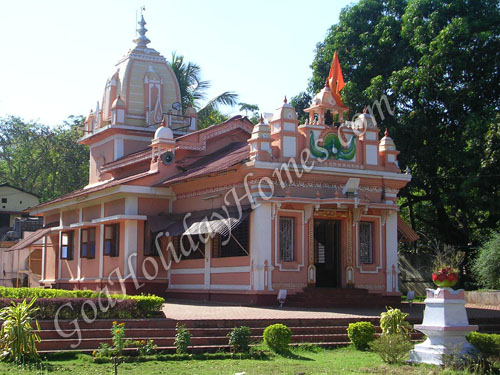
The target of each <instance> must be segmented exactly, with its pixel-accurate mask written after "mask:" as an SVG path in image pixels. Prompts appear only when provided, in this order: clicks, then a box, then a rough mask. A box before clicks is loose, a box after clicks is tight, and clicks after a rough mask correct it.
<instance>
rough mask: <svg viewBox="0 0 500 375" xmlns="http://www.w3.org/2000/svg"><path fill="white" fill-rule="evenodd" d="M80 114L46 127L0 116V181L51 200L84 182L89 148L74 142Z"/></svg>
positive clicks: (81, 133)
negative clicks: (57, 124)
mask: <svg viewBox="0 0 500 375" xmlns="http://www.w3.org/2000/svg"><path fill="white" fill-rule="evenodd" d="M83 120H84V119H83V117H81V116H78V117H70V118H69V119H68V121H67V122H65V123H64V124H63V125H61V126H57V127H48V126H46V125H41V124H39V123H37V122H26V121H23V120H22V119H21V118H19V117H13V116H11V117H6V118H0V181H2V182H7V183H9V184H11V185H14V186H17V187H19V188H21V189H24V190H26V191H30V192H32V193H35V194H37V195H39V196H40V197H41V201H47V200H50V199H54V198H56V197H58V196H61V195H63V194H67V193H69V192H71V191H73V190H77V189H81V188H82V187H84V186H85V185H86V184H87V183H88V178H89V151H88V147H87V146H83V145H80V144H78V143H77V140H78V138H80V137H81V136H82V135H83V132H82V130H81V129H82V128H81V126H82V124H83Z"/></svg>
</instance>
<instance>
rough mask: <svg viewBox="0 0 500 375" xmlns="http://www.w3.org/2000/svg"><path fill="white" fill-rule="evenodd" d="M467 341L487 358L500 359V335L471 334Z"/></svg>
mask: <svg viewBox="0 0 500 375" xmlns="http://www.w3.org/2000/svg"><path fill="white" fill-rule="evenodd" d="M467 341H469V342H470V343H471V344H472V345H474V346H475V347H476V349H477V350H479V351H480V352H481V354H483V355H484V356H486V357H500V335H497V334H494V333H479V332H471V333H469V334H468V335H467Z"/></svg>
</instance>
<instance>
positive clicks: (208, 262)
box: [205, 235, 212, 289]
mask: <svg viewBox="0 0 500 375" xmlns="http://www.w3.org/2000/svg"><path fill="white" fill-rule="evenodd" d="M207 236H208V241H207V243H206V245H205V289H210V271H211V267H212V240H211V238H210V235H207Z"/></svg>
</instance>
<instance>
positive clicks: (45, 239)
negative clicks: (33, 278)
mask: <svg viewBox="0 0 500 375" xmlns="http://www.w3.org/2000/svg"><path fill="white" fill-rule="evenodd" d="M42 246H43V247H42V275H41V277H40V279H41V280H40V281H44V279H43V278H44V277H45V261H46V259H47V254H46V251H47V236H43V238H42Z"/></svg>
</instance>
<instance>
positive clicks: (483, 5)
mask: <svg viewBox="0 0 500 375" xmlns="http://www.w3.org/2000/svg"><path fill="white" fill-rule="evenodd" d="M499 35H500V13H499V3H498V1H497V0H483V1H479V0H409V1H406V0H361V1H360V2H359V3H357V4H355V5H352V6H348V7H346V8H344V9H343V10H342V12H341V14H340V18H339V23H337V24H335V25H333V26H332V27H331V28H330V29H329V31H328V34H327V36H326V38H325V40H324V41H322V42H320V43H318V44H317V47H316V53H315V57H314V61H313V63H312V65H311V67H312V69H313V75H312V78H311V80H310V84H309V88H308V89H309V93H315V92H317V91H318V90H319V89H320V88H321V87H323V84H324V80H325V77H327V76H328V72H329V68H330V64H331V61H332V57H333V53H334V51H335V50H336V51H337V52H338V54H339V58H340V62H341V66H342V70H343V73H344V78H345V81H346V86H345V88H344V90H343V91H342V98H343V100H344V103H345V104H346V105H347V106H349V107H350V109H351V114H354V113H356V112H361V110H362V108H363V107H364V106H366V105H371V104H372V103H374V101H375V100H380V99H381V97H382V96H383V95H386V96H387V98H388V101H389V103H390V105H391V107H392V109H393V110H394V116H387V113H385V114H386V116H384V117H385V118H384V119H382V118H381V117H380V116H379V114H378V113H377V111H375V116H377V121H378V124H379V127H380V128H381V129H382V131H383V130H385V129H388V130H389V133H390V135H391V137H392V138H393V139H394V141H395V143H396V146H397V147H398V149H399V150H400V151H401V154H400V156H399V162H400V166H401V168H402V169H405V168H406V167H409V168H410V170H411V173H412V175H413V178H412V181H411V183H410V184H409V185H408V186H407V187H406V188H405V189H404V190H403V191H402V192H401V194H400V195H401V202H400V203H401V205H402V208H403V211H404V213H405V214H406V215H407V217H408V218H409V219H410V221H411V224H412V226H413V227H414V228H416V229H417V230H418V231H421V232H424V233H426V234H427V235H428V236H429V237H434V238H438V239H439V240H440V241H443V242H445V243H448V244H454V245H456V246H458V247H467V246H468V244H469V243H478V242H480V241H481V240H482V239H483V236H484V235H485V233H487V230H488V229H489V228H498V227H499V225H500V199H499V198H500V163H498V161H499V160H498V159H499V152H500V133H499V126H500V125H499V119H500V117H499V116H498V109H499V104H500V103H499V100H500V99H499V98H500V92H499V90H500V85H499V84H498V82H499V81H500V80H499V54H498V51H500V39H499Z"/></svg>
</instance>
